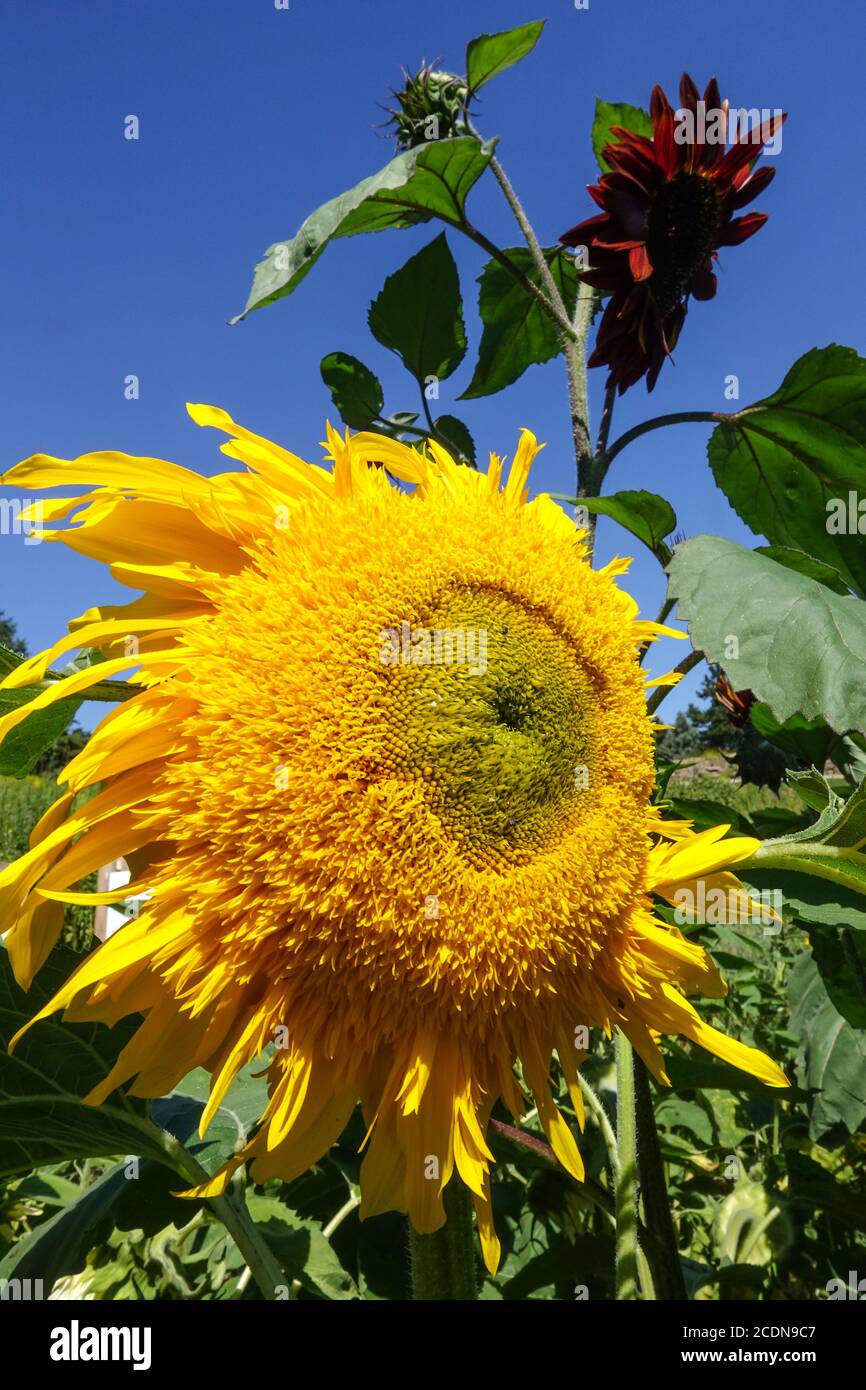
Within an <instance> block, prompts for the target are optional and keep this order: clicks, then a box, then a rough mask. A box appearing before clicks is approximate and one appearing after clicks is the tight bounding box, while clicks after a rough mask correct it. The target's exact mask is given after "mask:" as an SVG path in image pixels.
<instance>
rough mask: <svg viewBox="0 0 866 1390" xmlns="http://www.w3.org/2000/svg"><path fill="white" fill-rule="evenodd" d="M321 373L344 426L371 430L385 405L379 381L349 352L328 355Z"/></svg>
mask: <svg viewBox="0 0 866 1390" xmlns="http://www.w3.org/2000/svg"><path fill="white" fill-rule="evenodd" d="M319 371H320V372H321V374H322V380H323V381H324V383H325V385H326V386H327V388H328V390H329V391H330V393H331V400H332V401H333V402H334V405H335V406H336V407H337V409H338V410H339V412H340V419H341V420H342V421H343V423H344V424H346V425H348V426H349V428H350V429H352V430H366V429H369V428H370V426H371V425H372V424H373V421H374V420H376V419H377V418H378V417H379V416H380V415H381V414H382V408H383V406H384V404H385V397H384V394H383V392H382V387H381V384H380V382H379V378H378V377H376V376H374V375H373V373H372V372H371V371H370V368H369V367H365V366H364V363H363V362H361V361H359V360H358V358H357V357H353V356H352V354H351V353H350V352H329V353H328V355H327V356H326V357H323V358H322V360H321V362H320V363H319Z"/></svg>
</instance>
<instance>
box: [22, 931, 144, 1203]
mask: <svg viewBox="0 0 866 1390" xmlns="http://www.w3.org/2000/svg"><path fill="white" fill-rule="evenodd" d="M81 959H82V958H81V956H79V955H76V954H75V952H73V951H69V950H67V949H65V948H63V947H58V948H56V949H55V950H54V951H53V952H52V954H51V956H50V958H49V960H48V961H47V962H46V964H45V965H44V966H43V967H42V969H41V970H40V972H39V974H38V976H37V979H36V982H35V984H34V985H33V986H32V987H31V989H30V991H29V993H27V994H25V993H24V991H23V990H22V989H20V988H19V986H18V985H17V984H16V983H15V980H14V977H13V975H12V968H11V966H10V963H9V956H8V954H7V952H6V951H5V950H0V1176H3V1175H6V1174H10V1173H19V1172H27V1171H29V1170H30V1169H31V1168H38V1167H40V1166H41V1165H43V1164H47V1163H59V1162H62V1161H64V1160H67V1159H77V1158H104V1157H106V1156H114V1155H116V1154H118V1153H127V1154H135V1155H139V1156H141V1157H151V1158H155V1159H157V1160H160V1161H163V1162H164V1161H165V1154H164V1150H163V1148H162V1145H161V1142H160V1134H159V1131H158V1130H157V1128H156V1126H155V1125H152V1124H151V1123H150V1121H148V1120H147V1118H146V1102H145V1101H143V1100H135V1099H133V1098H131V1097H129V1096H126V1095H124V1094H122V1093H121V1092H119V1091H115V1092H114V1093H113V1094H112V1095H111V1096H110V1097H109V1098H108V1100H107V1101H105V1103H104V1104H103V1105H100V1106H95V1107H94V1106H87V1105H82V1103H81V1097H82V1096H85V1095H87V1093H88V1091H90V1090H92V1089H93V1087H94V1086H96V1085H97V1084H98V1083H99V1082H100V1081H102V1080H103V1079H104V1078H105V1076H107V1074H108V1072H109V1071H110V1070H111V1068H112V1067H113V1065H114V1062H115V1060H116V1058H117V1056H118V1054H119V1052H120V1051H121V1049H122V1048H123V1047H124V1046H125V1045H126V1043H128V1042H129V1040H130V1038H131V1036H132V1034H133V1033H134V1032H135V1030H136V1028H137V1027H138V1025H139V1023H140V1021H141V1020H140V1019H137V1018H130V1019H123V1020H122V1021H121V1022H120V1023H117V1024H115V1025H114V1027H113V1028H111V1029H108V1028H106V1027H105V1026H104V1025H103V1024H101V1023H93V1024H69V1023H62V1022H61V1021H60V1018H59V1016H56V1015H52V1017H51V1018H48V1019H43V1020H42V1021H41V1022H40V1023H37V1024H36V1025H35V1026H34V1027H33V1028H31V1029H30V1031H29V1032H28V1033H26V1034H25V1035H24V1037H23V1038H22V1039H21V1040H20V1042H19V1043H18V1046H17V1047H16V1049H15V1051H14V1053H13V1054H12V1056H11V1057H10V1056H9V1054H8V1052H7V1050H6V1049H7V1047H8V1044H9V1041H10V1039H11V1038H12V1037H13V1036H14V1034H15V1033H17V1032H18V1030H19V1028H21V1027H22V1026H23V1024H24V1023H26V1022H27V1020H28V1019H30V1018H32V1017H33V1015H34V1014H35V1013H38V1011H39V1009H40V1008H41V1007H42V1006H43V1005H44V1004H45V1003H46V1002H47V1001H48V999H49V998H50V997H51V996H52V995H53V994H55V993H56V991H57V990H58V989H59V988H60V986H61V985H62V984H63V983H64V982H65V981H66V979H67V978H68V977H69V975H70V974H71V973H72V971H73V969H74V968H75V967H76V966H77V965H80V963H81Z"/></svg>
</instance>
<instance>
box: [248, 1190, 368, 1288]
mask: <svg viewBox="0 0 866 1390" xmlns="http://www.w3.org/2000/svg"><path fill="white" fill-rule="evenodd" d="M247 1209H248V1211H249V1214H250V1216H251V1217H252V1219H253V1221H254V1222H255V1224H256V1228H257V1230H258V1231H259V1233H260V1234H261V1235H262V1237H263V1238H264V1239H265V1240H266V1241H267V1243H268V1245H269V1246H270V1248H271V1250H272V1251H273V1253H274V1255H275V1256H276V1258H277V1259H278V1260H279V1262H280V1264H281V1266H282V1268H283V1271H284V1273H285V1275H286V1277H287V1279H289V1280H298V1281H299V1282H300V1283H301V1284H302V1285H303V1286H304V1287H305V1288H308V1289H310V1290H311V1291H312V1292H314V1293H316V1294H319V1295H320V1296H323V1297H325V1298H327V1299H336V1300H343V1299H347V1298H357V1297H358V1289H357V1285H356V1284H355V1281H354V1280H353V1278H352V1276H351V1275H350V1274H349V1273H347V1271H346V1270H345V1269H344V1268H343V1266H342V1265H341V1264H340V1260H339V1257H338V1255H337V1252H336V1251H335V1250H334V1248H333V1246H332V1245H331V1244H330V1242H329V1241H328V1240H327V1239H326V1238H325V1236H324V1235H323V1234H322V1232H321V1231H320V1230H319V1228H318V1226H316V1225H314V1223H313V1222H311V1221H302V1220H301V1219H300V1218H299V1217H297V1216H295V1214H294V1212H291V1211H289V1209H288V1208H287V1207H285V1206H284V1205H283V1204H282V1202H280V1201H279V1200H278V1199H277V1198H276V1197H271V1196H269V1195H264V1194H259V1193H257V1192H251V1193H250V1194H249V1195H248V1198H247Z"/></svg>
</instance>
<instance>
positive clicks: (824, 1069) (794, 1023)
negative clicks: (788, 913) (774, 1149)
mask: <svg viewBox="0 0 866 1390" xmlns="http://www.w3.org/2000/svg"><path fill="white" fill-rule="evenodd" d="M788 997H789V999H790V1001H791V1023H790V1028H791V1032H792V1033H793V1034H794V1036H795V1037H798V1038H799V1039H800V1040H801V1046H802V1052H801V1060H800V1068H799V1069H800V1071H801V1073H802V1077H803V1083H804V1085H806V1086H807V1087H808V1088H809V1090H810V1091H812V1092H813V1093H814V1094H813V1097H812V1103H811V1107H810V1111H811V1113H810V1122H809V1134H810V1136H811V1138H812V1139H814V1140H817V1141H820V1140H821V1139H822V1138H823V1137H824V1135H826V1134H828V1133H829V1132H830V1131H831V1130H832V1129H834V1128H835V1127H836V1126H837V1125H838V1124H842V1125H844V1126H845V1128H846V1129H847V1130H848V1132H849V1134H854V1133H856V1131H857V1129H858V1128H859V1126H860V1125H861V1124H862V1122H863V1120H864V1118H866V1034H864V1033H861V1032H859V1031H857V1030H855V1029H854V1028H852V1027H851V1026H850V1024H848V1023H846V1022H845V1019H844V1018H843V1017H842V1015H841V1014H840V1013H839V1012H838V1010H837V1009H836V1008H835V1007H834V1005H833V1003H832V1001H831V999H830V997H829V995H828V993H827V989H826V986H825V985H824V982H823V980H822V979H821V975H820V972H819V970H818V966H817V964H816V962H815V960H814V958H813V957H812V954H811V952H809V951H805V952H804V953H803V954H802V955H801V956H799V957H798V958H797V960H796V962H795V964H794V967H793V969H792V971H791V973H790V976H789V983H788Z"/></svg>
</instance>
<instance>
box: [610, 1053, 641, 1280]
mask: <svg viewBox="0 0 866 1390" xmlns="http://www.w3.org/2000/svg"><path fill="white" fill-rule="evenodd" d="M616 1140H617V1152H618V1156H619V1162H618V1166H617V1174H616V1188H615V1195H614V1201H615V1206H616V1297H617V1299H618V1300H620V1301H623V1300H629V1299H636V1298H638V1297H639V1293H638V1239H637V1220H638V1211H637V1132H636V1127H635V1113H634V1068H633V1066H632V1049H631V1043H630V1042H629V1040H628V1038H627V1037H626V1036H625V1034H624V1033H623V1032H622V1031H621V1030H617V1035H616Z"/></svg>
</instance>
